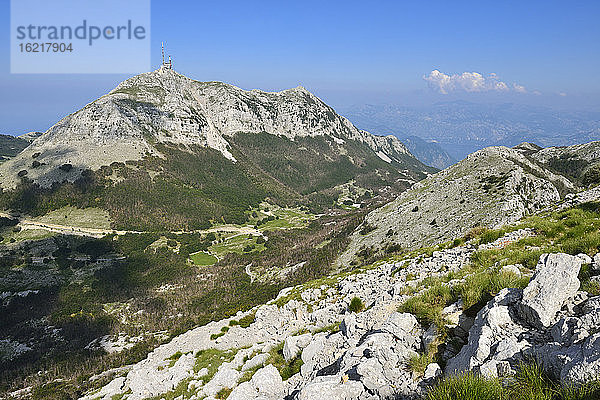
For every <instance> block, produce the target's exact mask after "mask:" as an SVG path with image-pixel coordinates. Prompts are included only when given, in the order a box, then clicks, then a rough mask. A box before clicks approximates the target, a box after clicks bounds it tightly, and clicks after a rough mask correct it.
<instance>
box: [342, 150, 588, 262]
mask: <svg viewBox="0 0 600 400" xmlns="http://www.w3.org/2000/svg"><path fill="white" fill-rule="evenodd" d="M595 143H596V142H595ZM527 149H529V148H527ZM537 150H539V147H535V148H533V150H532V152H533V151H537ZM575 189H576V184H575V183H573V182H572V181H571V180H569V179H568V178H567V177H565V176H563V175H561V174H559V173H558V172H555V171H554V170H552V169H550V168H548V167H547V166H545V165H543V164H542V163H540V162H537V161H536V160H534V159H532V158H531V156H528V154H527V151H525V150H523V147H521V148H515V149H510V148H507V147H488V148H485V149H482V150H479V151H477V152H475V153H473V154H470V155H469V156H468V157H467V158H465V159H464V160H462V161H461V162H459V163H457V164H455V165H453V166H451V167H449V168H447V169H445V170H443V171H441V172H439V173H437V174H435V175H432V176H430V177H428V178H427V179H425V180H423V181H421V182H419V183H417V184H415V185H414V186H413V187H412V188H411V189H410V190H408V191H406V192H404V193H402V194H401V195H400V196H398V198H397V199H396V200H394V201H392V202H390V203H388V204H386V205H385V206H384V207H381V208H379V209H377V210H374V211H373V212H371V213H370V214H369V215H368V216H367V217H366V220H365V223H364V224H363V225H362V226H360V227H359V228H358V229H357V231H356V232H354V234H353V235H352V242H351V244H350V245H349V247H348V249H347V250H346V251H345V252H344V254H342V256H341V257H340V259H339V261H338V263H339V265H347V264H348V263H350V262H351V261H352V260H353V259H354V258H355V256H356V255H357V254H359V255H360V254H361V252H362V253H363V254H367V255H369V254H373V253H376V252H381V251H384V250H385V248H386V247H387V246H389V245H399V246H401V247H402V248H409V249H413V248H417V247H421V246H428V245H433V244H437V243H441V242H444V241H447V240H450V239H453V238H456V237H460V236H463V235H465V234H466V233H467V232H468V231H469V230H470V229H472V228H475V227H477V226H483V227H488V228H492V227H499V226H502V225H505V224H508V223H511V222H514V221H517V220H518V219H520V218H522V217H523V216H524V215H527V214H531V213H533V212H535V211H538V210H541V209H543V208H545V207H548V206H549V205H551V204H553V203H555V202H556V201H558V200H560V199H561V198H562V197H564V196H565V195H566V194H567V193H570V192H574V191H575Z"/></svg>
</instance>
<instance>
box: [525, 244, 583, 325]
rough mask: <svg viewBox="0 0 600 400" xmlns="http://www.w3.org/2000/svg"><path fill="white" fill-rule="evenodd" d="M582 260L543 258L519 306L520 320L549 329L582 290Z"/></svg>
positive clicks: (548, 255)
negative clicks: (571, 299) (579, 290)
mask: <svg viewBox="0 0 600 400" xmlns="http://www.w3.org/2000/svg"><path fill="white" fill-rule="evenodd" d="M581 263H582V260H581V258H578V257H574V256H571V255H568V254H560V253H559V254H543V255H542V256H541V257H540V260H539V262H538V265H537V267H536V271H535V274H534V275H533V278H532V279H531V282H530V283H529V285H527V287H526V288H525V290H523V299H522V301H521V303H520V305H519V311H520V314H521V317H523V319H524V320H525V321H527V322H528V323H530V324H532V325H534V326H537V327H540V328H547V327H549V326H550V325H552V324H553V322H555V321H554V318H555V316H556V313H557V312H558V311H559V310H560V309H561V308H562V306H563V305H564V304H565V303H566V301H567V300H568V299H569V298H571V297H573V296H575V294H576V293H577V290H578V289H579V279H577V275H579V270H580V268H581Z"/></svg>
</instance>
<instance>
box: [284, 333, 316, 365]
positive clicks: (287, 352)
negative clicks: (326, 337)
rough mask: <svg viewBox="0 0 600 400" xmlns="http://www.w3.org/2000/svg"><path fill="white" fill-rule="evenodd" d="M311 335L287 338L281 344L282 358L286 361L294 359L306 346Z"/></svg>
mask: <svg viewBox="0 0 600 400" xmlns="http://www.w3.org/2000/svg"><path fill="white" fill-rule="evenodd" d="M311 339H312V335H311V334H310V333H305V334H303V335H298V336H288V337H287V338H286V339H285V342H284V344H283V357H284V358H285V360H286V361H290V360H292V359H294V358H295V357H296V356H297V355H298V353H300V351H301V350H302V349H303V348H305V347H306V346H308V344H309V343H310V340H311Z"/></svg>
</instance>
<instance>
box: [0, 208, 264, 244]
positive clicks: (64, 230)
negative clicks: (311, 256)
mask: <svg viewBox="0 0 600 400" xmlns="http://www.w3.org/2000/svg"><path fill="white" fill-rule="evenodd" d="M0 217H5V218H11V219H15V218H16V219H18V220H19V223H18V224H17V226H19V227H20V228H21V229H41V230H46V231H49V232H55V233H61V234H64V235H77V236H89V237H95V238H98V237H103V236H106V235H113V234H114V235H125V234H127V233H134V234H140V233H148V232H147V231H129V230H117V229H96V228H83V227H79V226H71V225H59V224H51V223H46V222H40V221H35V220H32V219H27V218H23V217H14V216H11V215H10V214H7V213H4V212H0ZM210 232H213V233H216V232H231V233H235V234H237V235H254V236H262V233H261V232H260V231H258V230H257V229H254V228H253V227H251V226H235V225H222V226H214V227H212V228H209V229H198V230H193V231H173V232H171V233H174V234H176V235H181V234H185V233H200V234H206V233H210Z"/></svg>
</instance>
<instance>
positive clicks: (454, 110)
mask: <svg viewBox="0 0 600 400" xmlns="http://www.w3.org/2000/svg"><path fill="white" fill-rule="evenodd" d="M341 111H342V113H343V114H344V115H345V116H347V117H348V118H349V119H350V120H351V121H352V122H353V123H354V124H356V126H358V127H359V128H361V129H366V130H368V131H370V132H373V133H375V134H394V135H396V136H397V137H399V138H406V137H409V136H417V137H420V138H422V139H425V140H426V141H428V142H429V141H435V142H437V143H438V144H439V145H440V146H441V147H442V148H443V149H444V150H445V151H447V152H448V153H449V155H450V156H451V157H453V158H455V159H458V160H460V159H463V158H464V157H465V156H466V155H467V154H469V153H472V152H474V151H476V150H479V149H482V148H484V147H488V146H498V145H502V146H515V145H517V144H519V143H521V142H533V143H536V144H538V145H540V146H542V147H549V146H567V145H572V144H576V143H586V142H590V141H593V140H598V139H600V112H585V111H582V112H574V111H556V110H553V109H550V108H546V107H534V106H528V105H519V104H512V103H506V104H475V103H470V102H466V101H453V102H443V103H436V104H434V105H431V106H427V107H401V106H394V105H362V106H355V107H349V108H347V109H343V110H341ZM421 160H423V161H424V159H423V158H421ZM424 162H426V163H427V161H424ZM430 165H433V164H431V162H430Z"/></svg>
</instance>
